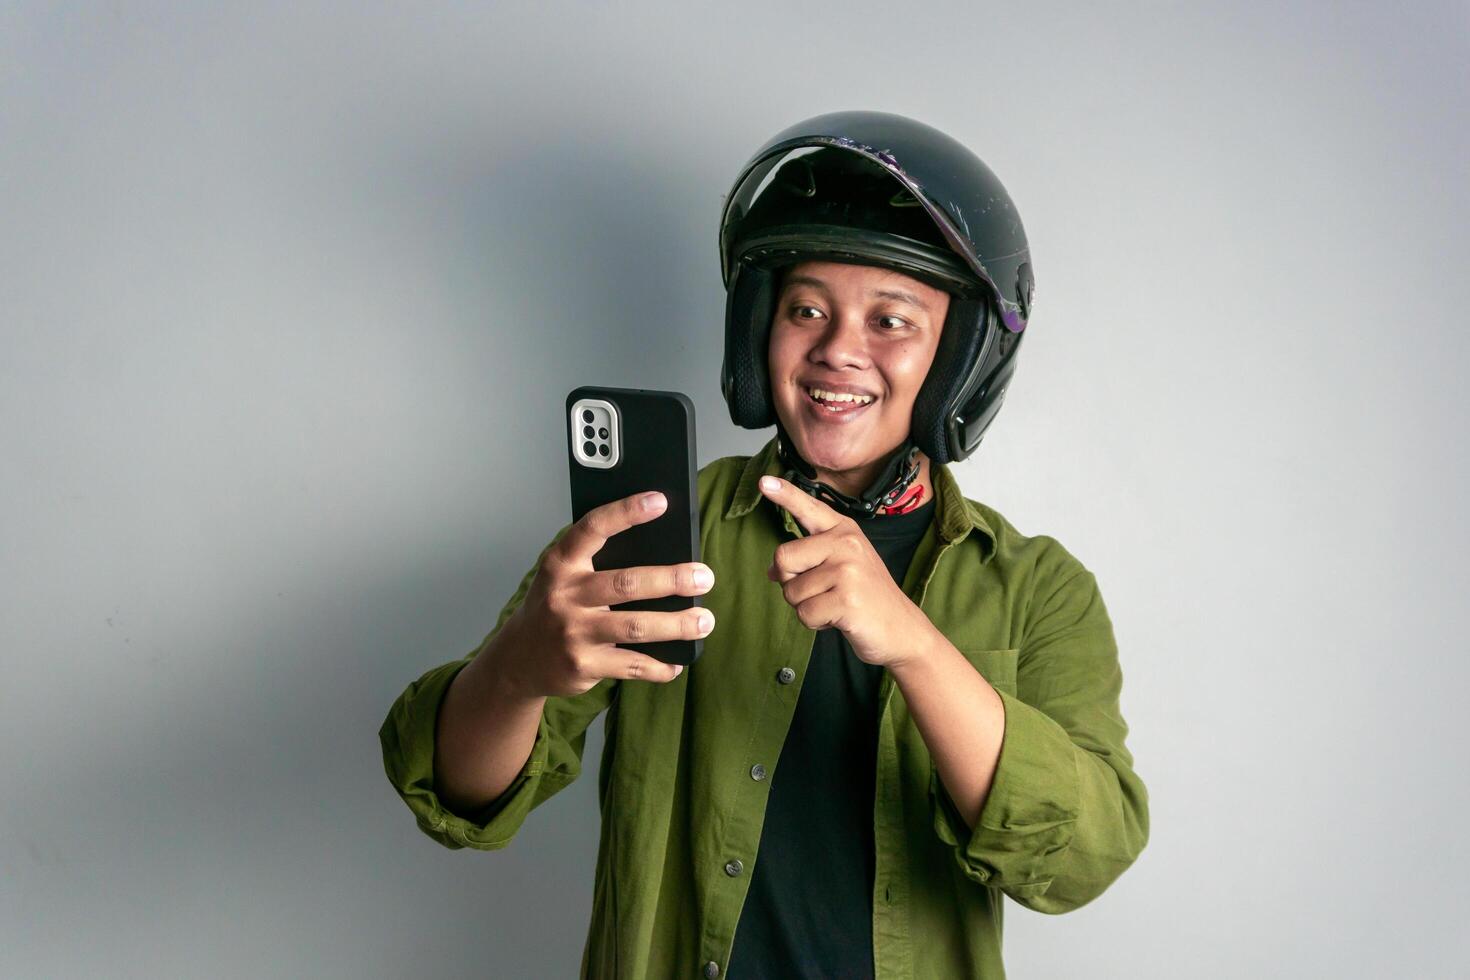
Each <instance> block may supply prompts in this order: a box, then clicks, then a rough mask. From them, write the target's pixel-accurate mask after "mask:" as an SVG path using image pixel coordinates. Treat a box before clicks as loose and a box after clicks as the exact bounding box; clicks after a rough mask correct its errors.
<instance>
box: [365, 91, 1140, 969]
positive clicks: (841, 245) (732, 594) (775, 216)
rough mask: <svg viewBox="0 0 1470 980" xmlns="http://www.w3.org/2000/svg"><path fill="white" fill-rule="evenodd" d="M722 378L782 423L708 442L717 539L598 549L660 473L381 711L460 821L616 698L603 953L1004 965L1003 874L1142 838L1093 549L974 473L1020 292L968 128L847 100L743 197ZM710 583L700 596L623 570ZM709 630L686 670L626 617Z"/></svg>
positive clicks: (492, 813) (487, 826)
mask: <svg viewBox="0 0 1470 980" xmlns="http://www.w3.org/2000/svg"><path fill="white" fill-rule="evenodd" d="M721 258H722V262H723V265H724V270H723V271H724V275H725V281H726V286H727V289H728V294H729V303H728V306H727V314H726V347H725V364H724V368H723V371H722V375H723V388H724V392H725V397H726V400H727V402H728V403H729V405H730V409H731V416H732V419H733V420H734V421H735V422H736V423H737V424H740V425H744V426H747V427H752V428H763V427H766V426H769V425H772V424H774V425H775V426H776V437H775V438H774V439H773V440H772V441H771V442H770V443H768V444H767V446H766V447H765V449H764V450H762V451H761V452H760V453H759V454H757V455H756V456H754V457H750V458H744V457H730V458H726V459H722V460H717V461H715V462H714V463H711V464H710V465H708V466H706V467H705V468H704V469H703V470H701V472H700V481H699V491H700V508H701V547H702V554H703V557H704V559H705V563H704V564H698V563H695V564H691V565H679V566H668V567H656V568H644V569H635V570H631V571H624V572H611V571H609V572H597V571H595V570H594V569H593V567H592V557H593V555H595V554H596V553H597V551H598V550H599V549H600V548H601V546H602V545H603V544H604V543H605V542H606V540H607V539H608V538H609V537H610V536H611V535H613V534H616V533H618V532H620V531H622V530H625V529H626V528H628V527H630V526H632V525H634V524H636V523H640V522H643V521H648V520H654V519H657V518H658V516H659V515H660V514H661V513H662V509H663V507H664V506H665V504H664V502H663V500H662V499H661V497H660V496H659V495H657V494H647V495H640V496H637V497H633V498H629V499H627V500H625V501H621V502H618V503H615V504H610V505H608V506H606V507H603V508H599V509H598V510H595V511H593V512H592V513H589V514H588V515H587V516H586V517H585V518H584V519H583V520H581V521H579V522H577V523H576V524H574V525H572V526H570V527H569V528H565V529H563V531H562V532H561V533H559V534H558V535H557V537H556V538H555V539H554V540H553V542H552V543H551V544H550V545H549V546H548V547H547V549H546V550H545V551H544V552H543V553H542V556H541V558H540V560H539V561H538V563H537V565H536V566H535V567H534V568H533V569H532V570H531V571H530V572H528V573H527V575H526V577H525V579H524V580H523V581H522V582H521V586H520V588H519V589H518V591H517V592H516V594H515V595H514V596H513V597H512V599H511V600H510V602H509V603H508V604H507V605H506V607H505V608H504V610H502V612H501V614H500V618H499V621H498V622H497V623H496V626H495V629H494V630H493V631H492V632H491V633H490V635H489V636H487V637H486V639H485V640H484V642H482V643H481V645H480V646H479V648H477V650H476V651H475V652H474V653H471V654H470V655H469V656H468V657H466V658H465V659H463V660H460V661H456V662H453V663H450V664H445V665H444V666H442V667H439V668H436V669H434V670H432V671H429V672H428V673H427V674H425V675H424V676H423V677H422V678H420V679H419V680H418V681H416V682H415V683H414V684H412V685H410V686H409V688H408V690H406V691H405V692H404V694H403V695H402V696H401V697H400V698H399V699H398V701H397V702H396V703H395V704H394V706H393V708H392V710H391V711H390V713H389V717H388V719H387V721H386V722H385V723H384V725H383V728H382V730H381V732H380V737H381V740H382V745H383V752H384V761H385V765H386V768H387V771H388V774H389V777H390V779H391V780H392V782H393V784H394V786H395V788H397V790H398V791H399V793H400V794H401V795H402V797H403V798H404V800H405V801H406V802H407V803H408V804H409V806H410V807H411V809H412V810H413V811H414V813H415V814H416V816H417V817H418V820H419V824H420V826H421V827H422V828H423V830H424V831H425V832H426V833H428V834H429V835H430V836H432V837H434V838H435V839H436V840H438V841H439V842H440V843H442V844H444V845H446V846H448V847H465V846H468V847H475V848H480V849H486V850H488V849H495V848H499V847H504V846H505V845H506V844H508V843H509V841H510V840H511V838H512V836H513V835H514V833H515V832H516V830H517V828H518V827H519V826H520V824H521V822H522V821H523V820H524V819H525V817H526V814H527V813H528V812H529V811H530V810H531V809H532V808H534V807H535V806H537V805H539V804H540V803H542V802H543V801H545V800H546V799H547V798H548V797H550V796H551V795H552V794H554V793H556V792H557V791H558V790H560V789H561V788H563V787H564V786H566V785H567V784H568V783H569V782H571V781H572V780H573V779H575V778H576V777H577V776H578V775H579V773H580V771H581V757H582V748H583V745H584V740H585V731H586V727H587V725H588V724H590V723H591V722H592V720H593V719H594V718H595V717H596V715H597V714H599V713H600V712H602V711H603V710H606V711H607V713H608V714H607V721H606V732H607V738H606V746H605V749H604V753H603V758H602V763H601V768H600V772H599V799H600V804H601V810H602V833H601V844H600V849H599V857H598V864H597V869H596V875H595V880H594V887H593V911H592V923H591V926H590V929H589V932H588V936H587V943H586V946H585V949H584V955H583V962H582V974H583V976H590V977H692V976H702V977H706V978H717V977H720V976H733V977H736V978H737V980H743V978H745V977H768V976H769V977H804V976H843V977H849V976H871V977H885V978H886V977H893V978H898V977H961V976H975V977H1002V976H1004V967H1003V965H1002V961H1001V955H1000V946H1001V944H1000V938H1001V919H1002V905H1001V902H1002V895H1009V896H1010V897H1011V898H1012V899H1013V900H1015V901H1016V902H1018V903H1020V904H1022V905H1025V906H1027V907H1029V908H1032V909H1036V910H1039V911H1043V912H1053V913H1055V912H1064V911H1067V910H1069V909H1073V908H1076V907H1078V906H1080V905H1082V904H1083V903H1085V902H1088V901H1090V900H1092V899H1093V898H1095V897H1096V896H1097V895H1099V894H1101V892H1102V891H1103V890H1105V889H1106V888H1107V887H1108V885H1109V884H1111V882H1112V881H1113V880H1115V879H1116V878H1117V876H1118V875H1120V874H1121V873H1122V872H1123V871H1124V870H1125V869H1126V868H1127V867H1128V866H1129V865H1130V864H1131V863H1132V862H1133V861H1134V859H1135V858H1136V857H1137V856H1138V854H1139V853H1140V852H1141V850H1142V849H1143V847H1144V845H1145V843H1146V841H1147V837H1148V807H1147V793H1146V790H1145V788H1144V785H1143V783H1142V781H1141V780H1140V779H1139V778H1138V776H1137V774H1136V773H1135V772H1134V771H1133V767H1132V761H1133V760H1132V757H1131V755H1130V753H1129V752H1128V750H1127V748H1126V747H1125V745H1124V738H1125V736H1126V734H1127V726H1126V724H1125V722H1124V720H1123V718H1122V716H1121V714H1120V712H1119V706H1118V701H1119V694H1120V691H1121V685H1122V677H1121V672H1120V669H1119V665H1118V657H1117V648H1116V643H1115V641H1114V637H1113V631H1112V625H1111V622H1110V621H1109V618H1108V614H1107V612H1106V609H1105V607H1104V605H1103V601H1102V597H1101V594H1100V593H1099V591H1098V588H1097V584H1096V581H1095V580H1094V578H1093V576H1092V574H1091V573H1090V572H1089V571H1088V570H1087V569H1086V568H1085V567H1084V566H1083V565H1082V564H1081V563H1080V562H1079V561H1078V560H1077V559H1076V558H1075V557H1073V556H1072V555H1071V554H1070V553H1068V552H1067V551H1066V550H1065V549H1064V548H1063V547H1062V546H1061V545H1060V544H1059V543H1058V542H1057V541H1056V540H1055V539H1053V538H1050V537H1047V536H1045V535H1040V536H1027V535H1024V534H1021V533H1020V532H1019V531H1017V530H1016V529H1015V528H1014V527H1013V526H1011V525H1010V524H1009V522H1007V521H1006V520H1005V519H1004V518H1003V517H1002V516H1001V515H1000V514H998V513H997V512H996V511H994V510H993V509H991V508H989V507H987V506H985V505H983V504H980V503H977V502H974V501H969V500H966V499H965V498H964V497H963V496H962V495H961V493H960V491H959V488H958V486H957V484H956V483H955V481H954V477H953V476H952V474H951V473H950V471H949V469H948V467H947V466H946V465H945V464H946V463H948V462H951V461H955V460H959V459H963V458H964V457H965V456H966V455H968V454H969V453H970V452H973V451H974V449H975V448H976V446H977V445H978V443H979V442H980V439H981V437H982V436H983V433H984V431H985V429H986V428H987V427H988V426H989V424H990V422H991V421H992V420H993V419H994V417H995V413H996V411H997V410H998V407H999V403H1000V399H1001V397H1002V396H1003V394H1004V391H1005V387H1006V385H1007V384H1008V383H1009V379H1010V377H1011V374H1012V372H1013V371H1014V364H1015V356H1016V352H1017V351H1018V350H1019V346H1020V338H1021V335H1022V331H1023V329H1024V328H1025V326H1026V322H1027V319H1028V317H1029V315H1030V307H1031V300H1032V286H1031V283H1032V278H1031V273H1030V262H1029V250H1028V249H1027V247H1026V241H1025V235H1024V231H1023V230H1022V229H1021V225H1020V220H1019V218H1018V217H1017V215H1016V213H1015V210H1014V207H1013V206H1012V205H1011V202H1010V198H1009V196H1008V195H1007V194H1006V193H1005V190H1004V188H1003V187H1002V186H1001V185H1000V183H999V181H998V180H996V179H995V177H994V175H993V174H991V173H990V171H989V170H988V169H987V168H986V167H985V166H984V164H983V163H981V162H980V161H979V160H978V159H976V158H975V157H974V156H973V155H972V154H970V153H969V151H967V150H965V149H964V148H963V147H962V146H960V145H959V144H958V143H955V142H954V141H953V140H951V139H949V138H948V137H947V136H944V134H942V133H939V132H938V131H936V130H933V129H931V128H929V127H927V126H923V125H922V124H919V123H917V122H914V121H912V120H908V119H904V118H902V117H899V116H893V115H888V114H881V113H835V114H831V115H827V116H820V117H817V118H815V119H811V120H807V121H805V122H803V123H800V124H798V125H797V126H794V127H792V128H791V129H789V130H787V131H785V132H783V133H782V134H779V135H778V136H777V137H775V138H774V139H773V140H771V141H770V142H769V143H768V144H767V145H766V146H765V147H763V148H762V149H761V150H760V151H758V152H757V153H756V155H755V157H754V158H753V159H752V160H751V162H750V163H749V164H748V165H747V167H746V168H745V170H744V171H743V172H742V174H741V176H740V178H739V179H738V180H737V181H736V184H735V188H734V190H733V191H732V193H731V195H730V196H729V197H728V198H727V200H726V205H725V215H724V219H723V221H722V229H721ZM673 594H678V595H702V596H703V597H704V599H703V604H704V608H702V609H694V610H689V611H687V612H680V613H636V614H635V613H629V612H623V611H617V610H611V609H610V608H609V607H610V606H612V605H615V604H617V603H620V602H623V601H626V600H629V599H634V598H643V597H654V596H663V595H673ZM700 636H703V637H705V642H704V653H703V655H702V656H701V657H700V659H699V660H698V661H696V662H695V663H694V664H693V665H691V666H690V668H689V669H688V670H687V671H682V672H681V670H680V669H679V668H676V667H671V666H669V665H667V664H663V663H660V662H658V661H656V660H653V659H651V658H649V657H646V656H644V655H642V654H639V653H635V652H632V651H628V650H624V649H622V648H621V647H619V646H617V644H618V643H619V642H620V641H621V642H627V641H630V640H633V639H641V640H658V639H673V638H695V637H700Z"/></svg>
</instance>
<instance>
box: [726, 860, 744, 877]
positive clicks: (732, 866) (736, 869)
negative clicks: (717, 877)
mask: <svg viewBox="0 0 1470 980" xmlns="http://www.w3.org/2000/svg"><path fill="white" fill-rule="evenodd" d="M744 870H745V865H743V864H741V863H740V862H739V861H727V862H726V863H725V874H727V875H729V876H730V877H731V878H738V877H740V872H742V871H744Z"/></svg>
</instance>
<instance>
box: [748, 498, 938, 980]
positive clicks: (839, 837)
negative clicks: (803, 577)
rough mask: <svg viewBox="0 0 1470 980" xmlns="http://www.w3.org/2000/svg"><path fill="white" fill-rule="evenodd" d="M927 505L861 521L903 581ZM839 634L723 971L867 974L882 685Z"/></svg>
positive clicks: (815, 658)
mask: <svg viewBox="0 0 1470 980" xmlns="http://www.w3.org/2000/svg"><path fill="white" fill-rule="evenodd" d="M933 516H934V501H933V500H930V501H929V502H928V503H927V504H925V505H924V506H922V507H920V508H918V509H917V510H914V511H912V512H910V513H908V514H891V515H886V516H882V517H876V518H873V519H872V520H868V521H859V522H858V526H859V527H861V528H862V529H863V531H864V532H865V533H866V534H867V536H868V540H869V541H870V542H872V545H873V550H875V551H877V552H878V555H879V556H880V557H881V558H882V559H883V562H884V564H885V565H887V566H888V571H889V573H890V574H891V575H892V576H893V578H894V581H896V582H898V583H900V584H902V582H903V579H904V576H905V574H906V573H907V572H908V567H909V563H910V562H911V561H912V560H913V557H914V551H915V550H916V549H917V547H918V545H919V541H920V540H921V539H922V538H923V536H924V532H925V531H926V530H927V529H928V527H929V524H930V522H931V521H932V520H933ZM882 680H883V668H881V667H876V666H874V665H872V664H867V663H864V662H863V661H861V660H859V659H858V657H857V655H856V654H854V653H853V652H852V647H851V646H850V645H849V644H848V642H847V640H846V638H845V637H843V635H842V633H841V632H839V631H838V630H835V629H824V630H818V631H817V636H816V640H815V642H814V643H813V645H812V657H811V663H810V665H809V666H808V667H807V675H806V679H805V680H803V681H802V685H801V696H800V698H799V699H798V701H797V704H796V712H795V715H794V716H793V717H792V720H791V730H790V732H789V733H788V734H787V736H786V743H785V745H784V746H783V747H782V749H781V759H780V762H779V763H778V764H777V766H776V772H775V774H774V775H773V776H772V777H771V788H770V796H769V798H768V799H767V801H766V819H765V825H764V828H763V830H762V831H761V842H760V850H759V852H758V854H757V855H756V861H755V870H754V872H753V873H752V875H751V880H750V891H749V892H748V894H747V895H746V899H745V905H744V906H743V908H742V909H741V912H740V923H739V925H738V926H737V927H736V930H735V944H734V948H733V950H731V954H730V963H729V969H728V971H727V976H729V977H730V978H732V980H755V978H764V977H780V978H800V977H824V978H825V977H834V978H835V977H841V978H844V980H845V978H850V977H872V976H873V870H874V864H875V858H874V856H873V792H874V781H875V778H876V772H877V753H878V720H879V708H880V705H879V704H878V685H879V684H880V683H881V682H882Z"/></svg>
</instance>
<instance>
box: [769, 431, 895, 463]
mask: <svg viewBox="0 0 1470 980" xmlns="http://www.w3.org/2000/svg"><path fill="white" fill-rule="evenodd" d="M782 426H783V427H784V428H785V429H786V432H787V434H789V435H790V436H791V441H792V443H793V444H794V445H795V446H796V451H797V452H798V453H800V454H801V458H802V459H804V460H806V461H807V462H808V463H810V464H811V465H812V466H814V467H815V468H816V469H818V470H822V471H825V472H827V473H832V474H857V473H859V472H860V471H862V470H864V469H866V468H868V467H871V466H873V465H875V464H878V463H881V462H882V461H883V460H885V459H887V458H888V456H889V454H890V453H892V452H893V450H895V449H897V448H898V446H899V444H900V443H901V442H902V440H900V441H899V442H895V443H894V444H893V445H891V446H888V447H886V448H885V449H884V450H883V451H881V452H876V453H875V452H873V451H872V449H871V447H872V446H873V444H874V437H873V435H872V433H871V432H838V431H817V432H813V431H811V429H810V427H808V426H807V425H805V424H802V423H798V424H797V425H794V426H793V425H789V424H787V422H786V420H785V419H783V420H782Z"/></svg>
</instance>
